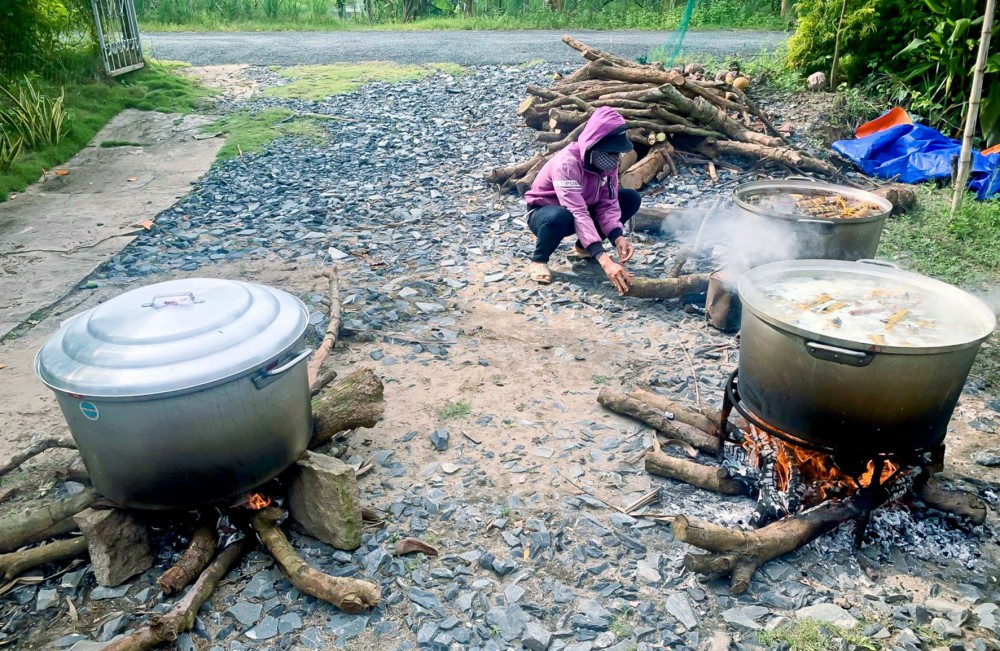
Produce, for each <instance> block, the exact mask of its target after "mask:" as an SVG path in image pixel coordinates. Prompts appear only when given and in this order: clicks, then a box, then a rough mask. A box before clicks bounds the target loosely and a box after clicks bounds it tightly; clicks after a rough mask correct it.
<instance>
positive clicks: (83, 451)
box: [35, 279, 312, 509]
mask: <svg viewBox="0 0 1000 651" xmlns="http://www.w3.org/2000/svg"><path fill="white" fill-rule="evenodd" d="M307 324H308V311H307V310H306V307H305V305H303V304H302V302H301V301H299V300H298V299H297V298H295V297H293V296H291V295H289V294H287V293H285V292H283V291H280V290H276V289H272V288H269V287H265V286H262V285H257V284H254V283H247V282H239V281H234V280H221V279H185V280H173V281H169V282H164V283H159V284H155V285H149V286H147V287H142V288H140V289H135V290H133V291H130V292H127V293H125V294H122V295H120V296H117V297H115V298H112V299H111V300H109V301H107V302H105V303H103V304H102V305H100V306H98V307H96V308H94V309H91V310H88V311H86V312H82V313H80V314H78V315H76V316H74V317H72V318H71V319H69V320H68V321H66V322H65V323H63V325H62V327H60V329H59V330H58V331H57V332H56V333H55V334H54V335H53V336H52V337H51V338H50V339H49V340H48V341H47V342H46V343H45V345H44V346H43V347H42V348H41V350H40V351H39V352H38V354H37V356H36V357H35V371H36V373H37V374H38V377H39V378H41V380H42V381H43V382H44V383H45V384H46V385H48V387H49V388H51V389H52V390H53V391H54V392H55V394H56V399H57V401H58V403H59V407H60V408H61V409H62V412H63V415H64V416H65V418H66V422H67V423H68V424H69V429H70V432H71V433H72V435H73V438H74V439H75V441H76V443H77V446H78V448H79V451H80V456H81V457H83V461H84V464H85V465H86V467H87V472H88V473H89V475H90V479H91V481H92V482H93V484H94V487H95V488H96V489H97V491H98V492H99V493H100V494H102V495H103V496H105V497H107V498H108V499H110V500H112V501H113V502H116V503H118V504H121V505H123V506H129V507H133V508H141V509H164V508H185V507H191V506H196V505H201V504H205V503H209V502H213V501H219V500H224V499H228V498H232V497H234V496H236V495H238V494H240V493H242V492H245V491H247V490H249V489H251V488H253V487H255V486H258V485H260V484H262V483H264V482H266V481H268V480H270V479H271V478H273V477H275V476H276V475H278V474H279V473H280V472H281V471H283V470H284V469H285V468H287V467H288V466H289V465H291V464H292V463H293V462H294V461H295V460H296V459H297V458H298V457H299V455H301V454H302V452H303V451H304V450H305V449H306V447H307V445H308V443H309V439H310V436H311V429H312V423H311V410H310V397H309V386H308V379H307V371H306V365H305V364H304V363H303V362H304V360H305V359H306V358H307V357H308V356H309V354H310V352H311V351H310V350H309V349H308V348H306V347H305V345H304V333H305V329H306V326H307Z"/></svg>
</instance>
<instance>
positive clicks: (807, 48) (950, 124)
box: [788, 0, 1000, 143]
mask: <svg viewBox="0 0 1000 651" xmlns="http://www.w3.org/2000/svg"><path fill="white" fill-rule="evenodd" d="M842 6H843V5H842V0H802V1H801V2H800V3H799V4H797V5H796V8H797V12H798V16H799V25H798V28H797V30H796V32H795V34H794V36H792V38H791V40H790V41H789V44H788V63H789V64H790V65H791V66H793V67H794V68H796V69H798V70H800V71H801V72H803V73H805V74H810V73H812V72H816V71H823V72H825V73H827V74H830V68H831V64H832V58H833V50H834V41H835V38H836V32H837V24H838V21H839V19H840V11H841V7H842ZM847 7H848V9H847V13H846V14H845V18H844V26H843V30H842V33H841V43H840V53H841V58H840V62H839V65H838V69H839V71H840V74H842V75H843V78H842V79H839V78H838V80H837V81H841V80H843V81H846V82H848V83H849V84H855V83H860V82H864V84H865V86H866V87H867V88H869V89H870V90H873V91H874V92H875V93H876V94H877V95H879V96H880V97H881V99H884V100H885V101H888V102H891V103H893V104H897V105H901V106H904V107H905V108H908V109H910V110H911V111H912V112H914V113H915V114H917V115H918V116H920V117H923V118H926V119H927V120H928V121H929V122H930V123H931V124H933V125H934V126H936V127H938V128H939V129H941V131H943V132H945V133H947V134H948V135H958V134H959V132H960V131H961V129H962V126H963V111H964V106H965V104H966V102H967V101H968V97H969V92H970V89H971V85H972V71H973V67H974V64H975V58H976V53H977V50H978V45H979V35H980V30H981V27H982V18H983V13H984V12H985V9H986V0H848V5H847ZM990 54H991V56H990V59H989V65H988V67H987V73H988V74H987V76H986V79H985V80H984V84H983V88H984V89H985V93H986V95H985V97H984V103H983V106H982V110H981V112H980V127H981V129H982V133H983V135H984V139H985V140H986V141H987V143H995V142H997V141H1000V24H997V26H996V27H994V30H993V38H992V41H991V47H990Z"/></svg>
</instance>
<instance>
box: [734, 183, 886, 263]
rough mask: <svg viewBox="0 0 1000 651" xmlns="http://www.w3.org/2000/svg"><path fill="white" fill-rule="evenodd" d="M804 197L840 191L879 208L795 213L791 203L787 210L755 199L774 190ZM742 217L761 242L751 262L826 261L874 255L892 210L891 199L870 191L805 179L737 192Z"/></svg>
mask: <svg viewBox="0 0 1000 651" xmlns="http://www.w3.org/2000/svg"><path fill="white" fill-rule="evenodd" d="M775 193H777V194H779V195H781V194H784V195H789V194H797V195H804V196H822V195H830V194H835V195H841V196H843V197H845V198H847V199H852V200H858V201H863V202H866V203H871V204H874V205H876V206H878V210H877V211H875V212H873V213H872V214H871V215H868V216H867V217H860V218H858V219H828V218H822V219H818V218H813V217H804V216H802V215H800V214H794V213H793V205H794V204H793V202H792V201H791V200H789V202H788V205H787V206H785V207H783V208H774V207H769V206H766V205H759V204H757V203H755V202H754V197H759V196H761V195H770V194H775ZM733 201H734V203H735V204H736V207H737V210H738V211H740V215H739V217H740V219H741V220H742V221H743V222H744V224H745V225H746V226H747V227H748V228H753V229H755V230H756V231H757V232H756V233H754V237H755V240H756V241H758V242H762V243H763V245H762V246H760V247H759V248H758V250H757V251H755V252H754V253H755V256H754V259H753V260H752V261H751V263H752V265H754V266H755V265H757V264H765V263H768V262H776V261H779V260H796V259H799V260H801V259H826V260H860V259H864V258H874V257H875V252H876V251H877V250H878V244H879V240H880V239H881V237H882V227H883V226H884V225H885V220H886V218H887V217H888V216H889V214H890V213H891V212H892V203H891V202H890V201H889V200H888V199H885V198H884V197H880V196H878V195H877V194H872V193H871V192H865V191H864V190H857V189H855V188H850V187H847V186H843V185H835V184H833V183H823V182H820V181H813V180H811V179H807V178H790V179H782V180H768V181H754V182H753V183H744V184H742V185H739V186H737V187H736V188H735V189H734V190H733Z"/></svg>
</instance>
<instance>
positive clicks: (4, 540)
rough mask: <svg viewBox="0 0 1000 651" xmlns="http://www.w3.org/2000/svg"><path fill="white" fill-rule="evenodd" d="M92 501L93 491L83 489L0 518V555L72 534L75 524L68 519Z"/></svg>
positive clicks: (91, 489) (95, 494) (94, 495)
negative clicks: (41, 541)
mask: <svg viewBox="0 0 1000 651" xmlns="http://www.w3.org/2000/svg"><path fill="white" fill-rule="evenodd" d="M95 499H97V493H96V492H95V491H94V489H93V488H86V489H84V490H82V491H81V492H79V493H77V494H76V495H71V496H70V497H67V498H66V499H63V500H59V501H56V502H51V503H49V504H45V505H43V506H38V507H35V508H31V509H28V510H27V511H25V512H22V513H14V514H11V515H8V516H6V517H4V518H2V519H0V552H11V551H14V550H15V549H18V548H20V547H22V546H24V545H28V544H31V543H33V542H38V541H39V540H47V539H48V538H51V537H53V536H57V535H60V534H63V533H67V532H69V531H73V530H74V529H76V525H75V523H73V521H72V516H74V515H76V514H77V513H79V512H80V511H82V510H84V509H85V508H87V507H88V506H90V505H91V504H93V502H94V500H95ZM67 520H68V521H69V522H68V523H67ZM67 527H68V528H67Z"/></svg>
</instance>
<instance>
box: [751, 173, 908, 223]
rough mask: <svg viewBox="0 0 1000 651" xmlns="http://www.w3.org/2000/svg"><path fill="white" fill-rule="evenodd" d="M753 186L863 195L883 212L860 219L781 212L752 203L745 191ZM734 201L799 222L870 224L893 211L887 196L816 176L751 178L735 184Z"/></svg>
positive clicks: (764, 214)
mask: <svg viewBox="0 0 1000 651" xmlns="http://www.w3.org/2000/svg"><path fill="white" fill-rule="evenodd" d="M753 190H823V191H828V192H832V193H836V194H840V195H843V196H846V197H852V198H855V199H860V200H862V201H867V202H870V203H874V204H878V205H879V207H881V209H882V212H881V213H879V214H876V215H870V216H868V217H861V218H858V219H847V218H843V217H812V218H811V217H809V216H808V215H787V214H783V213H779V212H774V211H771V210H767V209H764V208H761V207H760V206H757V205H754V204H751V203H749V202H747V201H744V200H743V198H742V197H743V195H745V194H747V193H748V192H750V191H753ZM733 201H734V202H735V203H736V205H738V206H739V207H740V208H743V209H744V210H746V211H747V212H751V213H753V214H755V215H760V216H761V217H769V218H771V219H779V220H781V221H785V222H789V223H791V224H794V223H797V222H799V221H800V220H803V219H815V220H817V221H822V222H829V223H831V224H836V225H837V226H849V225H851V224H868V223H871V222H874V221H880V220H882V221H884V220H885V219H886V218H888V217H889V214H890V213H892V208H893V206H892V202H891V201H889V200H888V199H886V198H885V197H880V196H878V195H877V194H874V193H872V192H868V191H867V190H859V189H857V188H852V187H849V186H846V185H837V184H836V183H827V182H825V181H812V180H808V181H806V180H796V179H773V180H764V181H751V182H750V183H741V184H740V185H737V186H736V187H735V188H733Z"/></svg>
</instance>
